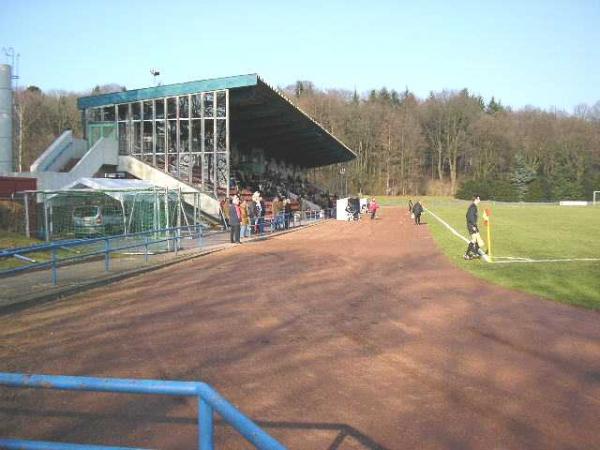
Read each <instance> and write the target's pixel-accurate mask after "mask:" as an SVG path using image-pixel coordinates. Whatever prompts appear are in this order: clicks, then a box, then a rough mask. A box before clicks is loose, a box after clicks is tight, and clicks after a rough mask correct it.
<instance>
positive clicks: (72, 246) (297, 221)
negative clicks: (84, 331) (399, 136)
mask: <svg viewBox="0 0 600 450" xmlns="http://www.w3.org/2000/svg"><path fill="white" fill-rule="evenodd" d="M330 217H332V211H331V210H320V211H297V212H294V213H291V214H290V215H289V216H286V214H285V213H283V214H281V215H279V216H278V217H275V218H264V219H263V220H262V232H259V228H260V226H261V225H260V224H258V225H257V224H255V223H253V224H249V225H248V229H249V230H252V234H251V236H242V237H252V236H259V235H264V234H265V233H271V234H272V233H277V232H280V231H285V230H286V229H290V228H295V227H299V226H303V225H307V224H310V223H314V222H317V221H319V220H324V219H328V218H330ZM203 230H204V226H203V225H201V224H197V225H189V226H180V227H171V228H162V229H158V230H149V231H143V232H138V233H130V234H121V235H114V236H103V237H97V238H86V239H70V240H62V241H54V242H50V243H44V244H39V245H32V246H28V247H19V248H9V249H3V250H2V249H0V261H1V260H5V259H7V258H16V259H18V260H20V261H22V262H23V265H21V266H18V267H12V268H8V269H1V270H0V277H4V276H10V275H15V274H18V273H23V272H26V271H31V270H40V269H46V270H47V269H49V270H50V272H51V273H50V279H51V281H52V284H53V285H55V286H56V284H57V282H58V269H59V267H61V266H63V267H65V266H67V265H69V264H73V263H79V262H83V261H86V260H90V259H92V258H102V259H103V261H104V270H105V271H106V272H109V271H110V270H111V260H112V259H111V258H114V257H115V254H118V253H124V252H131V251H132V250H134V249H139V250H140V252H139V253H140V254H141V253H143V257H144V263H147V262H148V259H149V255H151V254H154V251H155V250H158V251H159V252H162V253H164V252H174V253H175V255H177V253H178V252H179V251H180V249H181V244H182V242H183V239H185V238H189V239H192V240H194V241H195V242H196V246H197V247H202V245H203V244H204V242H205V241H206V239H205V238H206V235H205V234H204V232H203ZM213 236H214V235H213ZM40 253H43V254H44V257H43V259H44V260H43V261H38V260H36V259H34V257H35V255H37V254H40ZM32 254H33V255H32ZM28 255H29V256H28ZM30 256H34V257H30ZM39 259H41V258H39Z"/></svg>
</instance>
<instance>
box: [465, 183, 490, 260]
mask: <svg viewBox="0 0 600 450" xmlns="http://www.w3.org/2000/svg"><path fill="white" fill-rule="evenodd" d="M480 201H481V199H480V198H479V195H474V196H473V201H472V202H471V204H470V205H469V209H467V215H466V218H467V232H468V233H469V236H470V237H471V241H470V242H469V246H468V247H467V251H466V252H465V254H464V258H465V259H474V258H479V256H480V254H479V248H480V247H483V246H484V245H485V243H484V242H483V239H482V238H481V235H480V234H479V227H478V226H477V219H478V211H477V205H478V204H479V202H480Z"/></svg>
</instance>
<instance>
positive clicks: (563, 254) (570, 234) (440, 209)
mask: <svg viewBox="0 0 600 450" xmlns="http://www.w3.org/2000/svg"><path fill="white" fill-rule="evenodd" d="M422 200H423V202H424V204H425V207H426V208H430V209H431V210H432V211H433V212H434V213H435V214H437V215H438V216H440V217H441V218H442V219H443V220H445V221H446V222H448V224H450V225H451V226H452V227H454V228H455V229H456V230H457V231H458V232H459V233H461V234H462V235H464V236H466V234H467V232H466V224H465V213H466V210H467V207H468V205H469V202H467V201H460V200H453V199H448V198H439V197H424V198H423V199H422ZM380 201H381V204H382V205H401V206H406V204H407V201H408V200H407V199H406V198H401V197H382V198H381V199H380ZM484 208H490V209H491V210H492V253H493V255H494V256H500V257H507V256H510V257H521V258H530V259H534V260H538V259H539V260H542V259H563V258H565V259H566V258H600V235H599V234H598V232H599V231H600V207H591V206H590V207H564V206H563V207H561V206H557V205H544V204H540V205H532V204H503V203H491V202H481V204H480V205H479V215H480V229H481V234H482V237H483V238H484V239H486V233H485V229H484V227H483V226H482V224H481V215H482V212H483V209H484ZM423 220H424V221H425V222H427V224H428V226H429V228H430V229H431V232H432V233H433V236H434V238H435V240H436V241H437V243H438V244H439V245H440V247H441V248H442V250H443V251H444V253H445V254H446V255H447V256H448V257H449V258H450V259H451V260H452V262H453V263H454V264H456V265H457V266H459V267H461V268H463V269H465V270H467V271H469V272H471V273H473V274H475V275H476V276H478V277H481V278H484V279H486V280H489V281H492V282H494V283H498V284H500V285H503V286H507V287H510V288H515V289H519V290H523V291H526V292H531V293H534V294H537V295H540V296H542V297H546V298H549V299H553V300H556V301H559V302H562V303H569V304H573V305H579V306H584V307H587V308H591V309H597V310H600V261H595V262H583V261H575V262H536V263H517V262H515V263H510V264H496V263H493V264H489V263H486V262H484V261H465V260H463V258H462V255H463V253H464V251H465V248H466V244H465V243H464V242H463V241H462V240H460V239H459V238H457V237H456V236H454V235H453V234H452V233H451V232H450V231H449V230H448V229H447V228H445V227H444V226H443V225H442V224H440V223H439V222H438V221H437V220H436V219H435V218H434V217H433V216H432V215H431V214H427V213H425V214H424V215H423Z"/></svg>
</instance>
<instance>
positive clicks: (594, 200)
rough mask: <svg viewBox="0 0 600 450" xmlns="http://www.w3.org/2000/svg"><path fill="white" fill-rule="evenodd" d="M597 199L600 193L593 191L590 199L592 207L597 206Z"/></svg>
mask: <svg viewBox="0 0 600 450" xmlns="http://www.w3.org/2000/svg"><path fill="white" fill-rule="evenodd" d="M598 197H600V191H594V195H593V197H592V205H594V206H595V205H597V204H598V202H599V200H598Z"/></svg>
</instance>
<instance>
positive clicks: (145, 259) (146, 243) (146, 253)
mask: <svg viewBox="0 0 600 450" xmlns="http://www.w3.org/2000/svg"><path fill="white" fill-rule="evenodd" d="M144 262H145V263H147V262H148V235H147V234H145V235H144Z"/></svg>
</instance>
